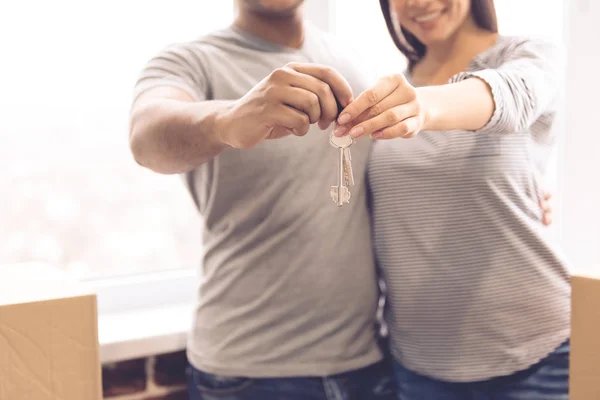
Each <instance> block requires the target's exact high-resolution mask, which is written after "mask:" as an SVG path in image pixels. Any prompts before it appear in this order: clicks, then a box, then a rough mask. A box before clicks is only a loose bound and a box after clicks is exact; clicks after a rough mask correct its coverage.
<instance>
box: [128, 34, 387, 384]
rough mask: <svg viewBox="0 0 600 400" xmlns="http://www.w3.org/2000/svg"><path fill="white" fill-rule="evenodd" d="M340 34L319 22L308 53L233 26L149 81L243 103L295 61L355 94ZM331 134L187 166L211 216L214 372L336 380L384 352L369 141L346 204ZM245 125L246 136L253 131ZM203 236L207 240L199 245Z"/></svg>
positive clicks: (206, 272)
mask: <svg viewBox="0 0 600 400" xmlns="http://www.w3.org/2000/svg"><path fill="white" fill-rule="evenodd" d="M349 55H351V54H348V53H347V52H346V51H344V50H343V48H342V47H341V45H340V44H339V43H338V42H336V41H335V40H334V39H333V38H332V37H331V36H330V35H327V34H325V33H322V32H320V31H319V30H317V29H316V28H315V27H313V26H311V25H306V34H305V40H304V45H303V47H302V48H301V49H299V50H294V49H290V48H284V47H281V46H277V45H275V44H273V43H270V42H266V41H263V40H261V39H259V38H257V37H255V36H252V35H250V34H248V33H246V32H243V31H240V30H237V29H235V28H228V29H225V30H222V31H219V32H216V33H214V34H211V35H208V36H205V37H202V38H200V39H198V40H196V41H194V42H191V43H183V44H176V45H172V46H169V47H168V48H166V49H164V50H163V51H162V52H160V54H158V55H157V56H156V57H155V58H153V59H152V60H151V61H150V62H149V63H148V65H147V66H146V68H145V69H144V71H143V72H142V75H141V78H140V80H139V81H138V83H137V85H136V96H137V95H139V94H140V93H142V92H143V91H145V90H147V89H149V88H152V87H156V86H160V85H171V86H176V87H179V88H182V89H184V90H185V91H186V92H188V93H189V94H190V95H192V96H193V97H194V98H195V99H196V100H198V101H202V100H234V99H239V98H240V97H242V96H243V95H244V94H246V93H247V92H248V91H249V90H250V89H251V88H252V87H253V86H255V85H256V84H257V83H258V82H259V81H261V80H262V79H263V78H265V77H266V76H268V75H269V74H270V73H271V72H272V71H273V70H275V69H276V68H278V67H282V66H284V65H285V64H287V63H289V62H305V63H306V62H309V63H318V64H324V65H329V66H332V67H334V68H335V69H336V70H338V71H339V72H340V73H341V74H342V75H343V76H344V77H345V78H346V79H347V80H348V82H349V83H350V85H351V86H352V88H353V91H354V94H355V96H357V95H358V94H360V93H361V92H362V91H363V90H365V89H366V88H367V86H368V84H369V83H370V82H367V79H366V78H365V77H364V76H363V75H361V72H363V71H358V69H357V68H356V66H355V64H354V62H355V61H356V60H350V59H348V58H347V56H349ZM329 132H330V131H329V130H326V131H321V130H320V129H319V128H318V127H317V126H316V125H313V126H312V127H311V129H310V131H309V132H308V134H307V135H306V136H304V137H296V136H289V137H286V138H283V139H278V140H267V141H264V142H262V143H260V144H259V145H258V146H256V147H255V148H252V149H249V150H248V149H247V150H236V149H227V150H225V151H223V152H222V153H221V154H219V155H218V156H217V157H215V158H214V159H213V160H211V161H209V162H207V163H205V164H203V165H201V166H200V167H198V168H197V169H196V170H194V171H193V172H191V173H189V174H188V175H187V176H186V182H187V185H188V188H189V190H190V193H191V194H192V196H193V198H194V200H195V202H196V204H197V207H198V210H199V212H200V213H201V215H202V216H203V220H204V239H203V241H204V243H203V247H204V257H203V264H202V267H203V271H202V272H203V282H202V285H201V287H200V290H199V296H198V304H197V308H196V311H195V319H194V324H193V330H192V332H191V335H190V340H189V347H188V356H189V359H190V361H191V363H192V365H194V366H195V367H196V368H199V369H201V370H203V371H206V372H210V373H215V374H223V375H233V376H249V377H281V376H325V375H331V374H336V373H340V372H344V371H349V370H353V369H358V368H361V367H365V366H367V365H370V364H373V363H375V362H377V361H379V360H380V359H381V358H382V354H381V352H380V349H379V347H378V345H377V340H376V331H375V316H376V312H377V302H378V289H377V279H376V273H375V266H374V260H373V252H372V247H371V233H370V222H369V212H368V209H367V204H366V187H365V179H364V172H365V168H366V162H367V158H368V153H369V150H370V141H369V140H360V141H358V142H357V143H355V145H354V146H353V147H352V165H353V168H354V172H355V178H356V185H355V186H354V187H353V188H352V199H351V202H350V204H348V205H345V206H343V207H342V208H338V207H337V206H336V204H335V203H333V201H332V200H331V198H330V195H329V189H330V187H331V186H332V185H334V184H336V176H337V169H336V168H337V153H336V151H335V149H334V148H332V147H331V146H330V145H329V142H328V141H329ZM240 134H243V132H240ZM199 245H200V244H199Z"/></svg>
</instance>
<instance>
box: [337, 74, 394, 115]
mask: <svg viewBox="0 0 600 400" xmlns="http://www.w3.org/2000/svg"><path fill="white" fill-rule="evenodd" d="M403 81H406V79H405V78H404V76H402V75H390V76H386V77H384V78H381V79H379V80H378V81H377V83H376V84H375V86H373V87H372V88H371V89H368V90H366V91H364V92H363V93H362V94H361V95H360V96H358V97H357V98H356V100H354V101H353V102H352V103H350V104H349V105H348V106H347V107H346V108H344V110H343V111H342V112H341V113H340V115H339V117H338V119H337V122H338V124H340V125H345V124H348V123H350V122H352V121H353V120H354V119H355V118H356V117H358V116H359V115H361V114H362V113H364V112H365V111H366V110H368V109H369V108H371V107H373V106H374V105H376V104H378V103H379V102H381V101H382V100H383V99H385V98H386V97H387V96H389V95H390V94H392V93H393V92H394V91H395V90H396V88H398V86H399V85H400V84H401V83H402V82H403Z"/></svg>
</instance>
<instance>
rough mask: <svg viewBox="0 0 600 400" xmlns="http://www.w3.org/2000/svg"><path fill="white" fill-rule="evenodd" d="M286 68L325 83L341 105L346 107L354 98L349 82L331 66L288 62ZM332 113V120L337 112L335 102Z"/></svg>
mask: <svg viewBox="0 0 600 400" xmlns="http://www.w3.org/2000/svg"><path fill="white" fill-rule="evenodd" d="M288 68H291V69H293V70H294V71H297V72H299V73H301V74H305V75H310V76H312V77H313V78H315V79H317V80H319V81H321V82H323V83H325V84H327V86H329V89H330V90H331V92H332V94H333V96H334V101H335V99H337V101H338V102H339V103H340V106H341V107H346V106H347V105H348V104H350V102H351V101H352V99H353V98H354V94H353V93H352V88H351V87H350V84H349V83H348V81H347V80H346V78H344V77H343V76H342V75H341V74H340V73H339V72H337V71H336V70H335V69H333V68H331V67H327V66H324V65H319V64H300V63H291V64H288ZM317 94H318V93H317ZM334 114H335V117H334V118H333V119H332V120H331V121H332V122H333V121H334V120H335V118H336V117H337V114H338V107H337V104H336V107H335V112H334Z"/></svg>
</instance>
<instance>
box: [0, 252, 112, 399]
mask: <svg viewBox="0 0 600 400" xmlns="http://www.w3.org/2000/svg"><path fill="white" fill-rule="evenodd" d="M101 392H102V387H101V366H100V361H99V346H98V315H97V307H96V296H95V295H94V294H93V293H90V292H89V291H88V290H86V288H85V287H83V285H82V284H80V283H78V282H77V281H75V280H74V279H73V278H71V277H70V276H68V275H67V274H66V273H64V272H62V271H60V270H58V269H56V268H53V267H50V266H48V265H45V264H36V263H23V264H16V265H9V266H2V265H0V400H100V399H101V398H102V394H101Z"/></svg>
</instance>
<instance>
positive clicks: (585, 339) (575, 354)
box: [569, 274, 600, 400]
mask: <svg viewBox="0 0 600 400" xmlns="http://www.w3.org/2000/svg"><path fill="white" fill-rule="evenodd" d="M571 282H572V283H571V287H572V316H571V318H572V319H571V360H570V379H571V382H570V396H569V398H570V400H600V274H599V275H597V276H592V275H576V276H573V278H572V281H571Z"/></svg>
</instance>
